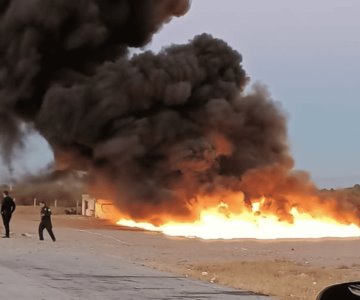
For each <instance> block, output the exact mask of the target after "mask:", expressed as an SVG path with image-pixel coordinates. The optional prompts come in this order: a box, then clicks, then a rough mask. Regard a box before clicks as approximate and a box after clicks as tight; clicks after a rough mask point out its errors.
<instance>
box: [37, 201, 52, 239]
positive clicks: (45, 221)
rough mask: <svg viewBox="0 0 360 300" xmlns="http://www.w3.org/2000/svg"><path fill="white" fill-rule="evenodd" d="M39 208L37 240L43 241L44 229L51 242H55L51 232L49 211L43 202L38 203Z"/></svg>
mask: <svg viewBox="0 0 360 300" xmlns="http://www.w3.org/2000/svg"><path fill="white" fill-rule="evenodd" d="M40 207H41V221H40V224H39V239H40V241H43V240H44V235H43V231H44V229H45V228H46V230H47V232H48V233H49V235H50V237H51V239H52V240H53V242H55V241H56V239H55V235H54V233H53V231H52V224H51V209H50V208H49V207H48V206H47V205H46V203H45V202H44V201H41V202H40Z"/></svg>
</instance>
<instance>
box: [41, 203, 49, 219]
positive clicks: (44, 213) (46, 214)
mask: <svg viewBox="0 0 360 300" xmlns="http://www.w3.org/2000/svg"><path fill="white" fill-rule="evenodd" d="M41 221H51V209H50V208H49V207H47V206H44V207H43V208H42V209H41Z"/></svg>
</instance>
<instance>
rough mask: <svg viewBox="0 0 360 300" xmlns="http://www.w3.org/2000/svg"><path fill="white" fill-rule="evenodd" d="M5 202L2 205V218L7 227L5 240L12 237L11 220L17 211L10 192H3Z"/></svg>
mask: <svg viewBox="0 0 360 300" xmlns="http://www.w3.org/2000/svg"><path fill="white" fill-rule="evenodd" d="M3 197H4V198H3V201H2V204H1V216H2V219H3V223H4V227H5V235H4V236H3V238H9V237H10V220H11V216H12V213H13V212H14V211H15V208H16V205H15V202H14V200H13V199H12V198H11V197H10V196H9V192H8V191H4V192H3Z"/></svg>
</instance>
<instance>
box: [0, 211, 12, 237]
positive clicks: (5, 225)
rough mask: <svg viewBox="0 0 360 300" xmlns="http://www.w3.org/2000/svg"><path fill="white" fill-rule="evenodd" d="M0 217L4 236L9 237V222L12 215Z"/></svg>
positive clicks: (5, 214)
mask: <svg viewBox="0 0 360 300" xmlns="http://www.w3.org/2000/svg"><path fill="white" fill-rule="evenodd" d="M1 216H2V219H3V223H4V227H5V236H7V237H10V220H11V216H12V214H11V213H10V214H7V213H4V214H2V215H1Z"/></svg>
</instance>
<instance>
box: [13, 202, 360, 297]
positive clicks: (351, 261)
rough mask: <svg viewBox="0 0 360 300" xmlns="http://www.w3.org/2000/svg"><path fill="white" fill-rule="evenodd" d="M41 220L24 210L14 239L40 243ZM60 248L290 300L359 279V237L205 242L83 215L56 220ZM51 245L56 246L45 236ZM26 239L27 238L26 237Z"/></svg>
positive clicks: (15, 226) (18, 215)
mask: <svg viewBox="0 0 360 300" xmlns="http://www.w3.org/2000/svg"><path fill="white" fill-rule="evenodd" d="M38 220H39V216H38V214H37V213H35V212H34V211H29V210H21V209H19V210H18V211H17V213H15V214H14V218H13V220H12V222H11V225H12V227H11V231H12V232H13V235H12V237H13V238H17V237H20V236H22V237H24V236H25V237H28V238H32V239H37V225H38ZM53 224H54V232H55V235H56V237H57V239H58V241H57V242H56V247H60V248H62V249H64V250H65V249H69V248H72V249H75V248H76V249H78V250H79V251H80V250H81V251H82V250H83V251H97V252H99V253H106V254H107V255H111V256H113V257H114V259H116V257H118V258H119V259H120V258H121V257H126V258H128V259H130V260H132V261H134V262H136V263H138V264H140V265H146V266H150V267H153V268H156V269H159V270H164V271H170V272H173V273H177V274H182V275H186V276H189V277H194V278H198V279H201V280H204V281H210V282H216V283H220V284H223V285H227V286H231V287H235V288H242V289H246V290H251V291H254V292H258V293H263V294H268V295H272V296H274V298H277V299H282V300H288V299H296V300H309V299H315V297H316V295H317V293H318V292H319V291H320V290H321V289H322V288H324V287H325V286H327V285H330V284H334V283H338V282H343V281H355V280H360V252H359V248H360V239H358V238H352V239H316V240H276V241H257V240H230V241H221V240H216V241H205V240H200V239H185V238H174V237H167V236H164V235H162V234H160V233H154V232H144V231H138V230H131V229H130V230H129V229H126V228H120V227H117V226H114V225H111V224H108V223H107V222H104V221H101V220H95V219H91V218H86V217H81V216H65V215H55V216H53ZM46 238H47V241H45V242H47V243H52V242H51V240H50V239H49V238H48V236H47V233H45V239H46ZM24 240H25V239H24Z"/></svg>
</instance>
